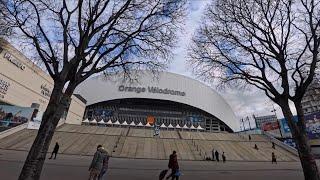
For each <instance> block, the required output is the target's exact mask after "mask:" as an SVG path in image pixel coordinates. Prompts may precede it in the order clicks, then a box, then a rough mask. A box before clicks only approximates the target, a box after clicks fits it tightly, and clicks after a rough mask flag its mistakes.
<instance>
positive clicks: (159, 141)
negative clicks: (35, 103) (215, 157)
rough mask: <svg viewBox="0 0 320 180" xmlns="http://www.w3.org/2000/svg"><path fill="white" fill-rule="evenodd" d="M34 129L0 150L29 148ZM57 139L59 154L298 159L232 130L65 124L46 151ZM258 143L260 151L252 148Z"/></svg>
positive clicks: (259, 137) (1, 142)
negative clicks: (155, 131)
mask: <svg viewBox="0 0 320 180" xmlns="http://www.w3.org/2000/svg"><path fill="white" fill-rule="evenodd" d="M36 133H37V131H35V130H27V129H24V130H21V131H19V132H17V133H15V134H12V135H10V136H7V137H5V138H3V139H0V148H1V149H9V150H10V149H11V150H22V151H28V150H29V149H30V147H31V145H32V142H33V140H34V138H35V136H36ZM55 142H59V144H60V149H59V153H62V154H74V155H93V154H94V152H95V150H96V147H97V145H98V144H102V145H103V146H104V147H105V148H106V149H107V151H108V152H109V153H110V154H111V155H112V156H113V157H123V158H147V159H168V157H169V155H170V154H171V153H172V151H173V150H175V151H177V154H178V158H179V159H182V160H204V159H205V158H206V157H211V151H212V149H215V150H218V151H219V152H220V153H222V152H225V155H226V157H227V160H230V161H231V160H232V161H270V160H271V153H272V152H274V153H275V154H276V156H277V157H278V160H279V161H297V160H298V157H297V156H296V155H295V154H293V153H290V152H288V151H286V150H285V149H283V148H281V147H279V146H276V148H275V149H273V148H272V144H271V142H270V140H269V139H268V138H267V137H266V136H263V135H251V141H249V140H248V139H247V137H245V136H243V135H238V134H231V133H206V132H190V131H168V130H161V132H160V137H154V136H153V130H152V129H151V128H150V129H142V128H141V129H138V128H119V127H98V126H80V125H69V124H64V125H62V126H61V127H59V128H58V129H57V130H56V132H55V134H54V136H53V139H52V142H51V145H50V148H49V151H51V150H52V149H53V147H54V145H55ZM255 144H257V146H258V148H259V150H256V149H254V148H253V147H254V145H255Z"/></svg>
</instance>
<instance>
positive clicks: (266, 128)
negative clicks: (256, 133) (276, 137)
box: [261, 121, 280, 131]
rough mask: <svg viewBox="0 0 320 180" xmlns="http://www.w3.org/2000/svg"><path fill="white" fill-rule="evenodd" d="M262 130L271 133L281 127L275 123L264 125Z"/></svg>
mask: <svg viewBox="0 0 320 180" xmlns="http://www.w3.org/2000/svg"><path fill="white" fill-rule="evenodd" d="M261 128H262V130H263V131H271V130H276V129H279V128H280V127H279V123H278V122H277V121H275V122H266V123H263V124H262V127H261Z"/></svg>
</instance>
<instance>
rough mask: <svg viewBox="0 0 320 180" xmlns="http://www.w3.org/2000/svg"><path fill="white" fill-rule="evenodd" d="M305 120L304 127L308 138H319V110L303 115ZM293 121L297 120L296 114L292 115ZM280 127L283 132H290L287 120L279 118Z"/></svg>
mask: <svg viewBox="0 0 320 180" xmlns="http://www.w3.org/2000/svg"><path fill="white" fill-rule="evenodd" d="M304 118H305V122H306V129H307V134H308V137H309V139H319V138H320V112H316V113H312V114H308V115H305V116H304ZM294 121H295V122H297V121H298V118H297V116H294ZM280 123H281V129H282V130H283V132H285V133H289V134H290V133H291V131H290V128H289V125H288V121H287V120H286V119H285V118H283V119H280Z"/></svg>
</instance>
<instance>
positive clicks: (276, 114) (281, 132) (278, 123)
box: [271, 105, 283, 138]
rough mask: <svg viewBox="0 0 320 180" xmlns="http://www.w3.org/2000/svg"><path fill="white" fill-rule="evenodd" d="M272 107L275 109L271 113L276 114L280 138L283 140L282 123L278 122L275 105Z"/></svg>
mask: <svg viewBox="0 0 320 180" xmlns="http://www.w3.org/2000/svg"><path fill="white" fill-rule="evenodd" d="M272 107H273V110H271V112H274V116H275V117H276V120H277V123H278V127H279V132H280V136H281V138H283V136H282V132H281V126H280V122H279V120H278V118H277V113H276V111H277V110H276V109H275V108H274V105H272Z"/></svg>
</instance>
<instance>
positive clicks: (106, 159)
mask: <svg viewBox="0 0 320 180" xmlns="http://www.w3.org/2000/svg"><path fill="white" fill-rule="evenodd" d="M101 152H102V154H103V163H102V168H101V171H100V174H99V177H98V180H103V179H104V178H103V177H104V176H105V174H106V172H107V171H108V167H109V159H110V156H109V153H108V151H106V150H105V149H104V148H103V147H101Z"/></svg>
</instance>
